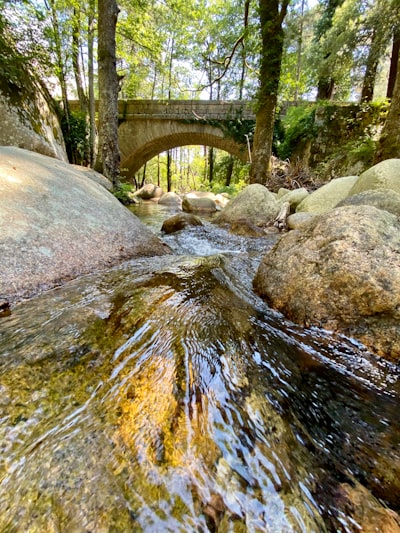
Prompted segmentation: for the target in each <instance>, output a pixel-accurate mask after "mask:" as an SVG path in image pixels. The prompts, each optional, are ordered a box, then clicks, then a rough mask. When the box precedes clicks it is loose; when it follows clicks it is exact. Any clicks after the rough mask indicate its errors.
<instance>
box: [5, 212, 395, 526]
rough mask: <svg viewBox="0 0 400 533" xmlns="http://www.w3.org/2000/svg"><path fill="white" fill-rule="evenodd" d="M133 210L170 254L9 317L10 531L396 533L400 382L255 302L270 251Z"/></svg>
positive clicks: (347, 343) (78, 283)
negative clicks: (172, 230) (165, 225)
mask: <svg viewBox="0 0 400 533" xmlns="http://www.w3.org/2000/svg"><path fill="white" fill-rule="evenodd" d="M132 209H133V211H134V213H135V214H137V215H138V216H139V217H140V218H141V219H142V220H143V222H144V223H145V224H147V225H149V226H150V227H151V228H152V230H153V231H154V232H156V233H157V234H158V235H160V236H161V237H162V238H163V240H165V242H166V243H167V244H168V245H169V246H170V248H171V249H172V251H173V254H171V255H170V256H164V257H154V258H145V259H138V260H132V261H128V262H126V263H124V264H122V265H119V266H117V267H114V268H111V269H109V270H105V271H101V272H95V273H93V274H91V275H87V276H82V277H80V278H79V279H76V280H74V281H71V282H69V283H66V284H65V285H63V286H62V287H60V288H57V289H54V290H51V291H48V292H46V293H44V294H42V295H40V296H38V297H36V298H33V299H32V300H29V301H26V302H22V303H20V304H18V305H17V306H16V307H15V308H14V309H13V311H12V314H11V315H10V316H6V317H3V318H1V319H0V365H1V367H0V376H1V380H0V531H4V532H24V533H25V532H44V531H46V532H82V533H84V532H85V533H86V532H89V531H90V532H93V533H97V532H101V533H102V532H130V531H132V532H142V531H143V532H149V533H153V532H179V531H181V532H185V533H186V532H208V531H218V532H228V531H232V532H272V533H280V532H316V533H319V532H323V531H326V532H331V531H332V532H334V531H335V532H336V531H344V532H353V531H354V532H356V531H375V530H376V531H384V530H382V527H383V526H382V524H385V525H384V527H386V528H388V527H389V526H390V527H392V529H386V531H397V530H399V531H400V526H396V524H397V522H396V520H397V515H396V513H397V512H399V511H400V446H399V441H400V427H399V426H400V420H399V416H398V406H399V398H400V389H399V379H398V377H399V375H398V368H397V367H396V366H394V365H391V364H389V363H387V362H385V361H383V360H380V359H378V358H377V357H375V356H374V354H372V353H369V352H368V351H367V350H365V349H364V347H363V346H361V345H360V344H359V343H357V342H356V341H355V340H353V339H349V338H345V337H343V336H337V335H334V334H333V333H332V332H328V331H324V330H318V329H315V328H314V329H308V330H305V329H304V328H299V327H297V326H296V325H294V324H292V323H290V322H289V321H287V320H285V319H284V317H282V315H280V314H279V313H276V312H274V311H273V310H271V309H269V308H268V306H267V305H266V304H265V303H264V302H263V301H262V300H261V299H259V298H258V297H257V296H256V295H255V294H254V292H253V291H252V278H253V276H254V273H255V271H256V268H257V266H258V263H259V261H260V259H261V257H262V254H263V253H265V252H266V251H267V250H268V249H269V248H270V247H271V246H272V245H273V243H274V239H275V238H276V237H274V236H270V237H265V238H257V239H255V238H247V239H246V238H244V237H239V236H234V235H231V234H230V233H229V232H227V231H226V230H225V229H223V228H217V227H215V226H214V225H213V224H212V220H205V221H204V224H205V225H204V226H203V227H194V228H190V229H187V230H184V231H182V232H179V233H177V234H173V235H169V236H166V235H162V234H161V232H160V228H161V224H162V221H163V220H164V219H165V218H167V217H168V216H170V215H171V214H172V213H171V212H170V211H168V210H167V209H163V208H160V207H159V206H157V205H155V204H151V203H149V204H144V206H142V207H139V208H132ZM374 521H375V522H374ZM367 526H368V527H369V528H370V529H368V527H367ZM375 526H377V527H378V526H379V527H381V529H372V528H373V527H375ZM396 527H398V528H399V529H396Z"/></svg>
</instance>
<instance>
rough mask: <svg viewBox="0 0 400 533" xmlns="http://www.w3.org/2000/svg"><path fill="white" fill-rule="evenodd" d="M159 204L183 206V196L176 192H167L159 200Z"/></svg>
mask: <svg viewBox="0 0 400 533" xmlns="http://www.w3.org/2000/svg"><path fill="white" fill-rule="evenodd" d="M158 203H159V205H166V206H169V207H177V208H179V209H181V208H182V198H181V197H180V196H179V195H178V194H176V192H166V193H165V194H163V195H162V196H161V198H160V199H159V200H158Z"/></svg>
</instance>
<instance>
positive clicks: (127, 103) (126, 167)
mask: <svg viewBox="0 0 400 533" xmlns="http://www.w3.org/2000/svg"><path fill="white" fill-rule="evenodd" d="M76 104H77V102H76V103H75V102H71V109H72V110H73V109H74V108H75V109H76V108H77V106H76ZM75 106H76V107H75ZM118 113H119V128H118V135H119V148H120V152H121V174H122V175H126V176H133V175H134V174H135V173H136V172H137V171H138V170H139V169H140V168H141V167H142V166H143V165H144V164H145V163H146V162H147V161H149V160H150V159H152V158H153V157H155V156H156V155H158V154H160V153H161V152H164V151H166V150H170V149H172V148H176V147H178V146H187V145H203V146H211V147H214V148H219V149H221V150H225V151H226V152H228V153H230V154H232V155H234V156H236V157H238V158H239V159H241V160H242V161H244V162H247V161H248V160H249V150H248V145H247V143H246V139H245V138H243V140H242V141H238V140H235V139H234V138H232V137H230V136H229V135H227V124H228V123H229V122H230V121H239V120H249V121H254V120H255V114H254V112H253V111H252V108H251V102H247V101H222V100H212V101H210V100H163V101H159V100H120V101H119V102H118ZM230 123H231V122H230ZM231 124H232V123H231Z"/></svg>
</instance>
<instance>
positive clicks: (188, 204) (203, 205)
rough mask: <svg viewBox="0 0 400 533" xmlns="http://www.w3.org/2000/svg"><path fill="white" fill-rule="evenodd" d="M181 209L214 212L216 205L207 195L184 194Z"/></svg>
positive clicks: (190, 211)
mask: <svg viewBox="0 0 400 533" xmlns="http://www.w3.org/2000/svg"><path fill="white" fill-rule="evenodd" d="M182 209H183V211H185V212H186V213H196V212H201V213H215V211H216V210H217V206H216V203H215V200H214V199H213V198H210V197H209V196H206V195H204V196H195V195H193V194H185V196H184V197H183V200H182Z"/></svg>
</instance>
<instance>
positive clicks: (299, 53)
mask: <svg viewBox="0 0 400 533" xmlns="http://www.w3.org/2000/svg"><path fill="white" fill-rule="evenodd" d="M304 8H305V0H301V8H300V28H299V37H298V39H297V61H296V88H295V93H294V101H295V102H296V103H297V101H298V99H299V87H300V77H301V60H302V54H303V30H304Z"/></svg>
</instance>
